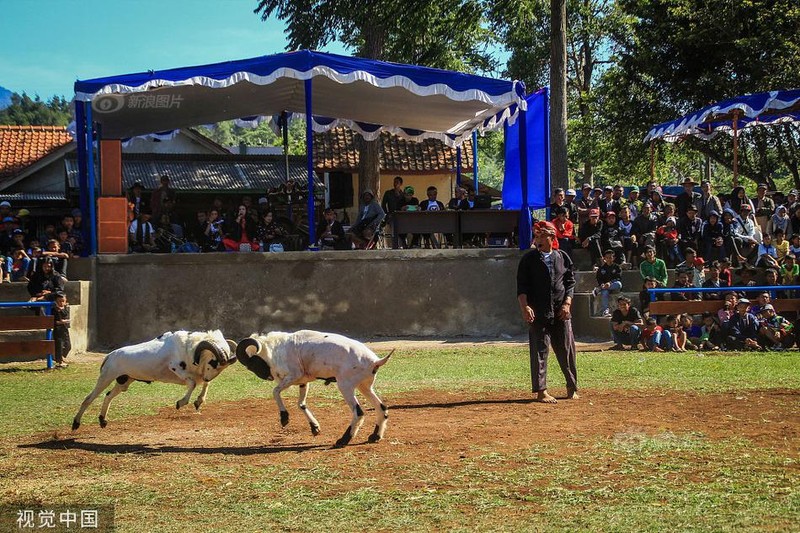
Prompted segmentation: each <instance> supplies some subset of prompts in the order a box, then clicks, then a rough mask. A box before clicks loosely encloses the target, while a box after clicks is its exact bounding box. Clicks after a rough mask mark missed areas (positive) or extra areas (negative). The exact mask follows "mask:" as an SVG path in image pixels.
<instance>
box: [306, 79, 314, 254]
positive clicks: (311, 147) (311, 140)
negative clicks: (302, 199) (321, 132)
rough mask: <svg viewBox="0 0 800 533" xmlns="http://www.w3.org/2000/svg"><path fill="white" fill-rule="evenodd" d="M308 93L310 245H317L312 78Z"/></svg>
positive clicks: (307, 132) (307, 81)
mask: <svg viewBox="0 0 800 533" xmlns="http://www.w3.org/2000/svg"><path fill="white" fill-rule="evenodd" d="M304 87H305V93H306V169H307V170H308V247H309V249H311V250H313V249H315V247H316V245H317V228H316V224H315V220H316V217H315V216H314V132H313V129H312V127H311V120H312V116H313V115H312V114H311V111H312V106H311V79H310V78H309V79H307V80H305V82H304Z"/></svg>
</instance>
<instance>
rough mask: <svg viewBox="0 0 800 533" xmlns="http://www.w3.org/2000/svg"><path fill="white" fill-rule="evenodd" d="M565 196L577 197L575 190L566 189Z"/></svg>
mask: <svg viewBox="0 0 800 533" xmlns="http://www.w3.org/2000/svg"><path fill="white" fill-rule="evenodd" d="M565 194H566V195H567V196H577V193H576V192H575V189H567V192H566V193H565Z"/></svg>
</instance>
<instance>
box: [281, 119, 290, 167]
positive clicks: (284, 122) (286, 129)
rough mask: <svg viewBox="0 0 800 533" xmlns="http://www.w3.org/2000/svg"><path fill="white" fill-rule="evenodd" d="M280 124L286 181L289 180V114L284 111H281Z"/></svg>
mask: <svg viewBox="0 0 800 533" xmlns="http://www.w3.org/2000/svg"><path fill="white" fill-rule="evenodd" d="M281 125H282V126H283V159H284V162H285V163H286V181H289V114H288V113H287V112H286V111H284V112H283V113H281Z"/></svg>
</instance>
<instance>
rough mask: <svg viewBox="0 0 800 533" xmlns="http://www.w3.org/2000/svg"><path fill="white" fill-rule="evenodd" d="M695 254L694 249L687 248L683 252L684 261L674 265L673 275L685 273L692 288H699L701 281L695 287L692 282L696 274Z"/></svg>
mask: <svg viewBox="0 0 800 533" xmlns="http://www.w3.org/2000/svg"><path fill="white" fill-rule="evenodd" d="M696 260H697V252H695V251H694V248H687V249H686V251H685V252H684V260H683V261H681V262H680V263H678V264H677V265H675V273H676V274H679V273H681V272H686V273H687V274H688V275H689V282H690V284H691V285H692V286H693V287H699V286H700V285H702V281H703V280H701V282H700V285H696V284H695V282H694V275H695V274H696V273H697V263H696Z"/></svg>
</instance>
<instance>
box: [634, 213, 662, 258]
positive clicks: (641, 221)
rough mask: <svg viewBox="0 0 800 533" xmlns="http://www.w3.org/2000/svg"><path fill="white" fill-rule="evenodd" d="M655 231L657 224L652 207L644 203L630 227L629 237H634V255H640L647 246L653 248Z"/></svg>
mask: <svg viewBox="0 0 800 533" xmlns="http://www.w3.org/2000/svg"><path fill="white" fill-rule="evenodd" d="M657 229H658V222H657V220H656V216H655V215H654V214H653V206H652V205H651V204H650V202H645V203H644V204H642V210H641V211H640V212H639V215H638V216H637V217H636V218H635V219H634V220H633V224H632V226H631V235H633V236H635V237H636V250H635V251H634V255H636V256H639V255H642V254H643V253H644V249H645V247H647V246H653V247H655V245H656V230H657Z"/></svg>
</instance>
